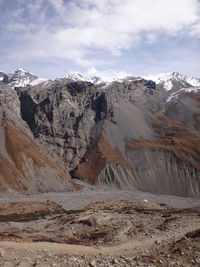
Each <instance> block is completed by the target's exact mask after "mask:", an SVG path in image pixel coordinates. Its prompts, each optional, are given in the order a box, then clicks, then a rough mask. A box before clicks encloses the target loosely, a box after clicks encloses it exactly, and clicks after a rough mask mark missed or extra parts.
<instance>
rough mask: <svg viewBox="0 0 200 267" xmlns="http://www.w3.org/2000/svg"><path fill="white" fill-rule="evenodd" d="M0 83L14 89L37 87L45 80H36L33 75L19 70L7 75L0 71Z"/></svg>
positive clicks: (36, 77)
mask: <svg viewBox="0 0 200 267" xmlns="http://www.w3.org/2000/svg"><path fill="white" fill-rule="evenodd" d="M0 81H2V82H5V83H7V84H8V85H9V86H10V87H11V88H15V87H26V86H27V85H32V86H34V85H38V84H40V83H42V82H44V81H46V79H42V78H38V76H36V75H35V74H33V73H31V72H28V71H26V70H24V69H22V68H20V69H17V70H16V71H14V72H13V73H8V74H7V73H5V72H4V71H0Z"/></svg>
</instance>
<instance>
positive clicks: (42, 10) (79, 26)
mask: <svg viewBox="0 0 200 267" xmlns="http://www.w3.org/2000/svg"><path fill="white" fill-rule="evenodd" d="M0 32H1V34H0V69H2V70H5V71H6V72H11V71H14V70H15V69H17V68H21V67H22V68H24V69H26V70H29V71H31V72H33V73H35V74H37V75H38V76H40V77H44V78H51V79H53V78H56V77H62V76H64V75H66V74H67V73H69V72H81V73H84V74H88V75H97V74H98V73H102V74H104V75H111V74H114V73H121V74H131V75H135V76H141V75H148V74H157V73H161V72H172V71H177V72H180V73H182V74H185V75H192V76H194V77H200V1H199V0H0Z"/></svg>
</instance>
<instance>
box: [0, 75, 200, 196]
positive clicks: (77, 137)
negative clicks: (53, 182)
mask: <svg viewBox="0 0 200 267" xmlns="http://www.w3.org/2000/svg"><path fill="white" fill-rule="evenodd" d="M74 77H75V78H74ZM183 77H184V76H181V75H180V74H176V73H174V74H171V75H167V78H165V79H164V78H163V79H162V80H156V82H153V81H151V80H146V79H143V78H134V77H127V78H124V79H118V80H117V81H112V82H103V81H102V82H95V81H94V82H90V81H85V80H84V78H83V77H82V76H80V75H71V76H66V77H64V78H61V79H56V80H55V81H46V82H45V83H40V84H37V85H34V86H31V85H29V86H27V87H17V88H15V91H16V92H17V95H18V98H17V96H16V97H15V101H19V102H20V115H19V116H18V119H16V120H15V119H13V120H12V121H14V122H15V123H16V121H20V125H22V124H23V125H24V126H23V129H22V131H23V132H24V131H25V132H27V135H28V136H29V138H31V140H32V141H33V142H37V145H34V147H35V149H36V148H37V146H38V147H40V148H41V147H42V148H43V151H46V154H45V155H47V154H51V155H53V156H54V160H53V163H55V159H56V158H59V159H60V164H61V165H62V166H64V165H65V167H63V170H64V169H65V171H66V169H67V170H69V172H70V174H71V176H72V177H76V178H79V179H82V180H84V181H87V182H89V183H93V184H100V185H101V186H103V187H115V188H119V189H126V190H144V191H150V192H154V193H165V194H174V195H181V196H193V197H199V196H200V159H199V156H200V127H199V125H200V117H199V114H200V87H198V86H196V87H194V86H193V85H198V79H196V84H194V80H192V82H191V83H190V80H191V79H192V78H190V79H187V78H186V77H185V78H183ZM193 79H194V78H193ZM166 82H167V83H170V88H169V87H168V88H167V90H166V85H165V83H166ZM2 84H3V83H2ZM7 90H8V89H7ZM10 90H11V89H10ZM15 91H13V90H12V92H13V94H16V93H15ZM8 103H10V102H8V101H7V109H8ZM18 109H19V105H18ZM17 112H18V113H19V110H18V111H17ZM12 115H13V113H12ZM20 116H21V118H22V119H23V121H24V122H22V119H21V118H20ZM10 117H11V115H10ZM25 123H26V126H25ZM3 125H4V126H3V129H4V131H5V133H7V132H8V133H10V134H11V133H13V131H14V130H13V124H12V123H9V122H7V121H6V122H5V123H4V124H3ZM27 126H28V128H29V129H28V128H27ZM16 127H17V129H18V130H19V129H20V127H19V126H16ZM30 131H31V133H32V134H33V137H34V140H33V138H32V137H31V136H30ZM21 134H24V133H21ZM4 135H5V134H4ZM16 136H17V134H16ZM22 139H23V140H25V137H23V138H22ZM8 142H9V144H10V143H11V144H12V142H10V140H9V141H8ZM13 142H14V141H13ZM19 143H20V142H16V144H12V145H11V147H12V146H13V145H14V146H18V145H19ZM24 147H25V148H27V145H26V144H24ZM6 149H7V153H10V154H12V153H11V152H9V151H10V150H11V148H6ZM20 149H21V147H20ZM20 149H19V148H18V147H16V150H17V151H19V150H20ZM12 150H13V153H14V151H15V149H12ZM23 153H25V157H29V158H31V157H32V161H33V162H34V163H35V165H36V166H37V168H40V167H41V166H43V165H45V166H47V165H48V166H49V168H51V170H52V169H55V168H53V167H52V165H51V164H47V163H46V162H47V160H46V158H45V159H44V158H43V157H42V156H38V157H37V158H40V159H41V161H42V162H43V163H42V164H41V165H40V164H39V163H37V162H36V159H35V158H34V157H33V155H36V152H35V151H34V153H33V155H31V156H30V154H31V148H30V149H28V151H27V150H26V152H23ZM14 154H16V153H14ZM43 155H44V154H43ZM45 155H44V157H47V156H45ZM10 157H11V156H10ZM12 157H13V158H12V161H13V162H15V166H17V168H18V170H19V169H20V168H21V165H20V164H21V163H20V162H17V161H18V160H19V159H21V158H24V156H23V157H22V156H20V155H15V156H12ZM19 161H20V160H19ZM51 162H52V161H51ZM38 164H39V167H38ZM63 164H64V165H63ZM35 165H34V168H33V169H35ZM56 170H57V169H56ZM60 170H62V168H60ZM32 173H33V172H32ZM34 176H36V175H33V177H34ZM57 176H58V177H62V174H61V173H60V174H58V175H57ZM46 177H48V175H47V176H46ZM36 180H37V179H36ZM57 180H58V181H59V178H58V179H57ZM68 181H69V179H68ZM58 190H59V189H58Z"/></svg>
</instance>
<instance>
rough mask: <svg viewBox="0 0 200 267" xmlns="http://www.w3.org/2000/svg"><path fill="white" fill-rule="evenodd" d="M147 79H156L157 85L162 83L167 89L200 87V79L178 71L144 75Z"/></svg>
mask: <svg viewBox="0 0 200 267" xmlns="http://www.w3.org/2000/svg"><path fill="white" fill-rule="evenodd" d="M144 78H145V79H147V80H152V81H154V82H155V83H156V84H157V85H158V84H161V85H163V86H164V88H165V89H166V90H167V91H170V90H172V89H173V88H176V87H179V88H188V87H191V86H192V87H198V86H200V79H197V78H194V77H190V76H185V75H182V74H180V73H178V72H168V73H160V74H157V75H149V76H146V77H144Z"/></svg>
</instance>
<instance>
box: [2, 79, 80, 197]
mask: <svg viewBox="0 0 200 267" xmlns="http://www.w3.org/2000/svg"><path fill="white" fill-rule="evenodd" d="M20 114H21V113H20V102H19V99H18V97H17V94H16V92H15V91H14V90H12V89H11V88H10V87H9V86H7V85H5V84H4V83H0V195H2V194H18V193H38V192H48V191H66V190H72V189H75V188H76V186H75V185H74V184H73V183H72V182H71V179H70V176H69V173H68V172H67V170H66V168H65V166H64V165H63V163H62V162H59V160H58V157H56V155H54V156H51V155H47V154H46V152H44V150H43V149H42V148H41V147H40V146H39V144H37V143H36V142H35V141H34V139H33V136H32V133H31V132H30V130H29V128H28V127H27V125H26V123H24V121H23V120H22V119H21V117H20Z"/></svg>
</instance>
